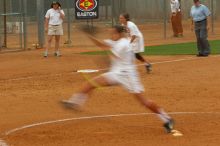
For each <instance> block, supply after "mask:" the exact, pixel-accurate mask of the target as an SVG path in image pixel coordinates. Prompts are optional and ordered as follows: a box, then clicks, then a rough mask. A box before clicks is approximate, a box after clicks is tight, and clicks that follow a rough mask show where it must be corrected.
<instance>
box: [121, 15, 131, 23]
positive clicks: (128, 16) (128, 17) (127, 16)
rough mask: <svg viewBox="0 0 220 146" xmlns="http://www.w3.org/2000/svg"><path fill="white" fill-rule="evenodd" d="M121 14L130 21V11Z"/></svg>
mask: <svg viewBox="0 0 220 146" xmlns="http://www.w3.org/2000/svg"><path fill="white" fill-rule="evenodd" d="M121 15H122V16H123V17H124V18H125V19H126V21H130V15H129V14H128V13H123V14H121Z"/></svg>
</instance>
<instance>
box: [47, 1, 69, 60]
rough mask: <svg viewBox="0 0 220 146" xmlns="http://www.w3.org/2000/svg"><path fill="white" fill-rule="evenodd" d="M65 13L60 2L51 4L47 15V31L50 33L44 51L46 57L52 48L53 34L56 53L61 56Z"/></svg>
mask: <svg viewBox="0 0 220 146" xmlns="http://www.w3.org/2000/svg"><path fill="white" fill-rule="evenodd" d="M64 17H65V14H64V11H63V10H62V9H61V4H60V3H59V2H53V3H52V4H51V9H49V10H48V11H47V13H46V15H45V18H46V20H45V31H46V32H47V33H48V38H47V47H46V50H45V52H44V57H47V56H48V50H49V49H50V48H51V42H52V39H53V36H55V53H54V55H55V56H57V57H59V56H61V54H60V36H61V35H63V26H62V23H63V20H64Z"/></svg>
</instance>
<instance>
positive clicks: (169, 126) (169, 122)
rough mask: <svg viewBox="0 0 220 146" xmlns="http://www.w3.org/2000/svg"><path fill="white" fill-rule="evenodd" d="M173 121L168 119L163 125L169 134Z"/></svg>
mask: <svg viewBox="0 0 220 146" xmlns="http://www.w3.org/2000/svg"><path fill="white" fill-rule="evenodd" d="M173 126H174V121H173V120H172V119H170V120H169V121H168V122H167V123H165V124H164V125H163V127H164V128H165V130H166V132H167V133H171V132H172V130H173Z"/></svg>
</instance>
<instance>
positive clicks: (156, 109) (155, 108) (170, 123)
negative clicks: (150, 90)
mask: <svg viewBox="0 0 220 146" xmlns="http://www.w3.org/2000/svg"><path fill="white" fill-rule="evenodd" d="M134 96H135V97H136V99H137V100H138V101H139V102H140V103H141V104H143V105H144V106H145V107H146V108H148V109H150V110H151V111H152V112H154V113H155V114H157V115H158V117H159V118H160V119H161V120H162V121H163V123H164V128H165V129H166V131H167V132H168V133H170V132H171V131H172V129H173V120H172V118H171V117H170V116H169V115H168V114H167V113H166V112H165V111H164V110H163V109H162V108H160V107H159V106H158V105H156V104H155V103H154V102H153V101H151V100H148V99H146V98H145V97H144V95H143V93H134Z"/></svg>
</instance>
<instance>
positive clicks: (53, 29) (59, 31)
mask: <svg viewBox="0 0 220 146" xmlns="http://www.w3.org/2000/svg"><path fill="white" fill-rule="evenodd" d="M48 35H63V26H62V24H61V25H49V27H48Z"/></svg>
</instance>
